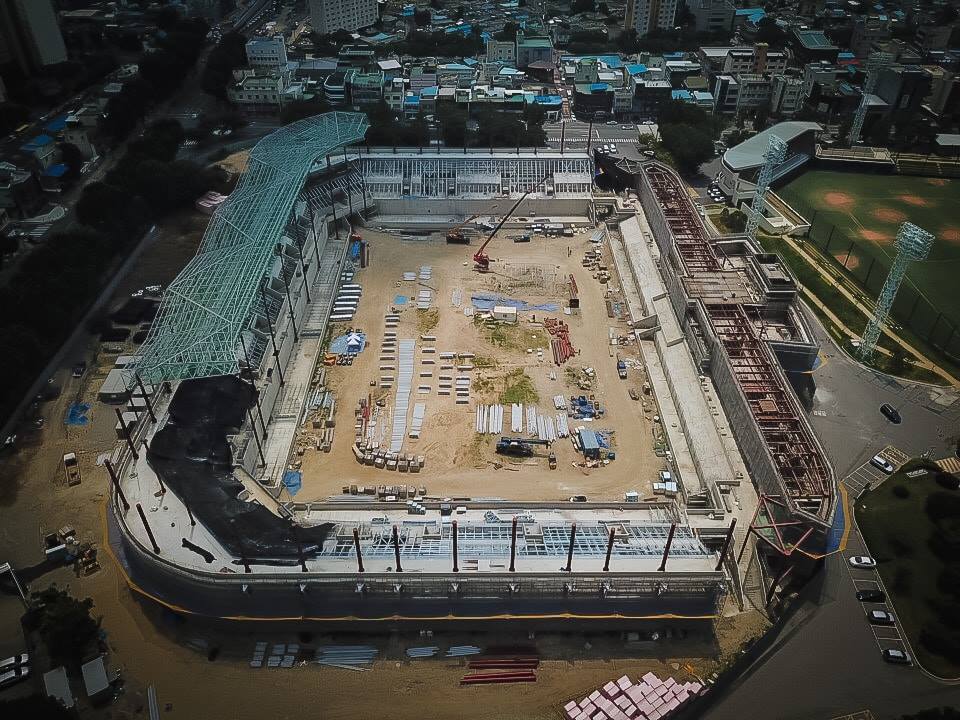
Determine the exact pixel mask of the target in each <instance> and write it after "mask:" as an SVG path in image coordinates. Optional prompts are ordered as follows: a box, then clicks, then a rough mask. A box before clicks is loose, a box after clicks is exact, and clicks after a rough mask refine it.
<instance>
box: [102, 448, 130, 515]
mask: <svg viewBox="0 0 960 720" xmlns="http://www.w3.org/2000/svg"><path fill="white" fill-rule="evenodd" d="M103 464H104V465H105V466H106V468H107V472H108V473H109V474H110V482H111V483H113V489H114V490H116V492H117V495H119V496H120V502H122V503H123V511H124V512H126V511H128V510H129V509H130V503H128V502H127V496H126V495H124V494H123V488H122V487H120V478H118V477H117V471H116V470H114V469H113V463H112V462H110V461H109V460H104V461H103Z"/></svg>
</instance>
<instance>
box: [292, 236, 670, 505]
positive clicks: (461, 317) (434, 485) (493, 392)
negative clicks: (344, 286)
mask: <svg viewBox="0 0 960 720" xmlns="http://www.w3.org/2000/svg"><path fill="white" fill-rule="evenodd" d="M362 235H363V237H364V238H365V239H366V240H368V241H369V242H370V246H371V265H370V266H369V267H367V268H366V269H364V270H361V271H360V272H358V274H357V276H356V278H355V280H354V282H357V283H360V284H362V285H363V298H362V300H361V302H360V306H359V310H358V312H357V314H356V316H355V318H354V322H353V326H354V327H357V328H359V329H362V330H363V331H364V332H365V333H366V335H367V341H368V345H367V348H366V349H365V350H364V352H363V353H361V354H360V355H359V356H358V357H357V359H356V360H355V362H354V364H353V365H351V366H346V367H341V366H333V367H330V368H328V384H329V385H330V387H331V388H332V389H333V390H334V392H335V394H336V398H337V403H338V409H337V411H336V427H337V431H336V434H335V436H334V443H333V449H332V452H331V453H329V454H326V453H322V452H319V451H316V450H312V449H308V450H306V452H305V454H304V456H303V475H304V477H303V489H302V490H301V491H300V493H298V495H297V499H298V500H315V499H319V498H324V497H326V496H328V495H331V494H339V493H340V492H341V490H342V487H343V486H345V485H350V484H357V485H367V486H370V485H378V484H401V483H410V484H417V485H425V486H426V488H427V492H428V493H429V494H431V495H437V494H440V495H445V496H451V497H465V496H472V497H505V498H512V499H524V500H527V499H531V500H532V499H544V500H559V499H566V498H568V497H569V496H571V495H575V494H586V495H588V497H590V498H591V499H604V500H615V499H621V500H622V499H623V493H624V492H625V491H626V490H637V491H638V492H640V494H641V495H649V494H650V493H651V483H652V482H653V481H654V479H655V478H656V472H657V471H658V470H661V469H664V468H665V464H664V461H663V459H662V458H660V457H657V456H656V455H655V454H654V451H653V419H652V418H653V416H654V415H655V413H656V407H655V403H654V402H653V401H652V399H650V398H645V399H644V400H643V401H634V400H631V399H630V396H629V395H628V389H629V388H631V387H632V388H634V389H635V390H636V391H637V392H638V393H640V394H642V385H643V382H644V376H643V372H642V370H641V369H637V368H631V369H630V370H629V371H628V379H627V380H621V379H620V378H618V377H617V370H616V357H615V353H616V352H619V353H620V354H621V356H623V357H625V358H632V359H634V360H635V361H636V362H637V364H638V367H639V363H640V360H639V353H638V352H637V349H636V345H635V344H631V345H628V346H626V347H623V348H618V349H617V350H616V351H614V353H613V354H612V353H611V351H610V343H609V329H610V328H615V332H616V334H617V335H627V327H626V324H625V322H624V321H622V320H616V319H610V318H608V316H607V311H606V304H605V300H606V295H605V293H606V290H607V286H605V285H601V284H600V283H599V282H598V281H597V280H596V279H594V278H593V277H591V272H590V271H589V270H587V269H585V268H584V267H583V266H582V264H581V259H582V258H583V253H584V251H585V250H587V249H588V248H590V247H592V245H591V243H590V242H589V240H588V239H587V238H588V234H586V233H582V234H579V235H576V236H574V237H572V238H547V237H544V236H535V237H534V239H533V241H532V242H530V243H513V242H512V241H511V240H509V239H507V238H506V237H505V238H502V239H501V238H499V237H498V238H497V239H496V240H495V241H494V242H493V244H492V245H491V246H490V248H491V251H492V257H494V260H495V261H494V263H493V264H492V269H493V272H491V273H488V274H480V273H477V272H475V271H474V270H473V262H472V260H471V259H470V258H471V257H472V254H473V252H474V251H475V250H476V245H477V243H476V242H474V244H473V245H472V246H463V245H447V244H446V243H445V242H444V241H443V237H442V236H441V235H436V236H430V237H428V238H421V239H418V240H414V241H410V240H402V239H401V238H400V237H399V236H396V235H392V234H386V233H379V232H374V231H371V230H363V231H362ZM424 265H429V266H431V267H432V277H431V279H430V280H429V281H424V282H423V283H419V282H403V281H402V274H403V272H404V271H416V270H418V269H419V268H420V267H421V266H424ZM609 265H612V263H609ZM570 274H573V276H574V278H575V279H576V281H577V285H578V287H579V291H580V302H581V308H582V309H581V312H580V314H578V315H570V316H567V315H564V314H563V312H562V310H560V311H557V312H548V313H542V312H535V311H530V312H521V313H520V320H519V322H518V323H517V324H516V325H512V326H511V325H500V326H498V327H496V328H490V327H486V326H485V325H483V324H482V323H480V322H479V321H478V319H477V317H476V316H474V317H467V316H465V314H464V311H463V310H464V308H466V307H468V306H469V305H470V297H471V294H473V293H477V292H485V293H498V294H501V295H504V296H507V297H510V298H516V299H520V300H524V301H527V302H530V303H532V304H544V303H547V302H553V303H556V304H557V305H558V306H560V307H561V308H562V307H563V306H564V305H565V304H566V302H567V299H568V294H567V293H568V291H567V282H566V279H567V277H568V276H569V275H570ZM617 284H618V283H617V280H616V279H613V280H612V281H611V286H616V285H617ZM425 287H429V288H430V289H431V290H433V291H435V292H434V300H433V308H435V309H436V311H437V312H436V313H432V312H431V313H429V314H427V313H424V312H423V311H418V310H416V309H415V303H412V302H410V301H409V299H408V300H407V302H406V304H401V303H398V302H396V300H397V296H404V297H406V298H410V297H415V296H416V295H417V292H418V291H419V290H421V289H424V288H425ZM455 291H459V294H460V295H461V296H462V306H461V307H454V306H453V304H452V298H453V295H454V292H455ZM391 308H395V309H396V310H397V311H398V313H399V315H400V317H401V321H400V326H399V327H398V328H397V329H396V330H397V337H398V338H415V339H417V340H418V343H417V354H416V368H415V372H414V383H413V384H414V386H416V385H417V384H418V382H423V383H426V384H431V385H432V388H433V390H432V392H430V393H429V394H424V395H419V394H417V393H416V392H415V391H414V392H413V393H412V395H411V403H414V402H423V403H425V404H426V417H425V420H424V425H423V432H422V434H421V437H420V438H419V439H414V440H411V439H406V440H405V442H404V447H403V452H407V453H413V454H416V455H422V456H424V457H425V458H426V465H425V468H424V469H423V470H421V471H420V473H419V474H416V475H408V474H403V473H397V472H391V471H387V470H384V469H377V468H374V467H370V466H363V465H360V464H359V463H358V462H357V461H356V459H355V458H354V456H353V453H352V451H351V449H350V446H351V445H352V444H353V442H354V423H355V415H354V413H355V408H356V406H357V402H358V400H359V399H360V398H366V397H367V395H368V393H372V394H373V397H374V398H375V399H376V398H377V397H382V398H383V399H384V401H385V403H386V407H385V408H384V409H383V411H382V412H383V414H384V415H385V416H386V417H392V412H393V404H394V401H395V388H392V389H390V390H382V391H381V390H379V388H373V387H371V384H370V383H371V380H375V379H378V378H379V377H380V375H381V370H380V365H381V362H380V359H379V358H380V348H381V344H382V341H383V337H384V335H383V333H384V329H385V328H384V314H385V313H387V312H388V311H390V309H391ZM545 316H546V317H553V318H559V319H563V320H564V321H565V322H566V323H568V324H569V325H570V339H571V341H572V343H573V345H574V347H575V348H577V350H578V351H579V354H578V355H577V356H576V357H574V358H572V359H571V360H569V361H568V362H567V363H566V364H565V365H563V366H561V367H557V366H556V365H555V364H554V362H553V357H552V354H551V352H550V345H549V335H548V334H547V332H546V331H545V330H544V329H543V326H542V324H541V321H542V319H543V318H544V317H545ZM534 318H535V319H536V322H532V320H534ZM346 329H347V326H346V325H341V326H338V329H337V331H335V332H334V333H333V335H334V336H336V335H337V334H339V333H340V332H343V331H345V330H346ZM421 334H430V335H434V336H436V338H437V340H436V343H428V344H429V345H435V346H436V349H437V351H438V354H436V355H427V354H424V353H422V352H420V348H421V346H422V345H424V343H421V342H420V341H419V337H420V335H421ZM538 348H540V349H543V355H542V356H540V355H538V352H537V349H538ZM446 351H450V352H458V353H463V352H470V353H474V354H475V357H474V360H473V363H474V365H475V369H474V370H473V371H471V372H470V373H468V374H469V375H471V376H472V379H473V381H472V392H471V402H470V404H468V405H456V404H455V401H454V398H453V397H452V396H450V397H441V396H438V395H437V393H436V383H435V378H436V375H437V374H438V371H437V369H436V368H439V363H441V362H442V361H441V360H437V361H436V362H437V364H435V365H434V364H429V365H428V364H423V362H422V361H423V360H424V359H427V360H428V361H429V359H431V358H436V357H439V353H442V352H446ZM528 351H529V352H528ZM581 367H589V368H593V370H594V372H595V379H594V381H593V387H592V388H591V389H590V390H588V391H584V390H581V389H580V388H578V387H577V385H576V383H575V381H574V378H572V374H575V371H576V370H578V369H579V368H581ZM420 371H427V372H430V371H432V372H433V378H427V379H422V380H421V379H419V378H418V375H419V372H420ZM510 388H513V389H512V390H511V389H510ZM505 392H508V393H511V392H512V393H513V394H514V395H516V394H519V395H520V396H526V397H527V398H528V400H530V401H533V400H534V399H535V404H536V405H537V406H538V407H539V408H540V410H541V412H542V413H543V414H549V415H555V414H556V413H557V411H556V410H555V408H554V405H553V399H552V398H553V396H555V395H561V394H562V395H565V396H568V397H569V396H570V395H571V394H577V395H579V394H584V393H585V394H594V395H595V396H596V398H597V399H598V400H599V401H600V403H601V404H602V405H603V407H604V408H605V409H606V414H605V416H604V417H603V418H601V419H599V420H597V421H595V422H593V423H588V422H584V421H576V420H573V419H572V418H571V419H570V421H569V423H570V427H571V429H572V428H575V427H576V426H578V425H584V426H586V427H591V428H593V429H597V430H599V429H603V430H610V431H612V432H613V437H614V449H615V450H616V460H614V461H613V462H611V463H610V464H609V465H607V466H605V467H600V468H594V469H590V470H585V469H583V468H579V467H574V466H573V463H574V462H575V461H579V460H582V457H581V456H580V455H579V454H578V453H577V452H576V451H575V450H574V448H573V446H572V444H571V442H570V441H569V440H565V439H562V440H558V441H557V442H556V443H555V444H554V445H553V447H552V448H551V450H553V451H554V452H555V453H556V454H557V458H558V468H557V469H556V470H550V469H548V467H547V463H546V459H545V458H544V457H539V458H532V459H526V460H524V461H514V462H509V461H507V460H506V459H505V458H503V457H501V456H497V455H496V454H495V453H494V446H495V444H496V437H494V436H491V435H479V434H477V433H476V432H475V426H474V424H475V409H476V404H477V403H478V402H482V403H497V402H501V398H502V397H503V394H504V393H505ZM381 427H383V428H386V427H387V426H386V424H384V425H382V426H381ZM408 428H409V425H408ZM308 433H309V431H308ZM503 434H504V435H511V432H510V412H509V407H507V408H506V412H505V419H504V431H503ZM386 441H387V443H389V436H387V437H386ZM543 454H544V455H545V454H546V451H544V452H543ZM494 462H499V463H502V464H503V465H504V467H503V468H502V469H496V468H495V467H494V465H493V463H494Z"/></svg>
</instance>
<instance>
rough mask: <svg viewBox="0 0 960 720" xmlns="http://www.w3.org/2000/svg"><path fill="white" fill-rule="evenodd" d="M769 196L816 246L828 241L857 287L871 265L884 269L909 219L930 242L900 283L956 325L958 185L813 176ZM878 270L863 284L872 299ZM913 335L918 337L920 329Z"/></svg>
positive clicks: (959, 295)
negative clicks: (799, 220)
mask: <svg viewBox="0 0 960 720" xmlns="http://www.w3.org/2000/svg"><path fill="white" fill-rule="evenodd" d="M777 192H778V194H779V195H780V196H781V197H782V198H783V199H784V200H786V201H787V202H789V203H790V204H791V205H794V207H795V208H796V209H797V210H798V211H800V212H801V213H802V214H804V215H806V216H807V219H808V220H812V221H813V229H812V230H811V234H812V235H813V237H814V239H815V242H817V244H818V246H820V247H823V246H824V244H825V243H826V242H827V240H828V238H829V250H828V252H829V254H830V255H832V256H833V257H834V258H836V259H837V260H838V261H839V262H844V261H846V263H847V267H848V269H849V270H850V271H851V272H852V274H853V275H854V276H855V277H858V279H860V280H861V281H862V280H863V279H864V277H863V275H864V273H865V272H866V269H867V268H869V266H870V263H871V261H872V260H873V259H874V258H877V259H878V260H879V261H881V262H882V263H883V266H884V267H886V266H889V264H890V261H891V260H892V258H893V256H894V254H895V252H896V251H895V248H894V245H893V240H894V238H895V237H896V234H897V230H898V229H899V227H900V225H901V223H903V222H904V221H907V220H909V221H910V222H912V223H914V224H916V225H919V226H920V227H922V228H923V229H924V230H927V231H929V232H931V233H933V234H934V235H935V236H936V238H937V239H936V241H935V242H934V245H933V249H932V251H931V252H930V257H929V259H927V260H926V261H924V262H919V263H915V264H914V265H913V266H912V267H911V268H910V270H909V272H908V273H907V278H908V280H907V282H908V283H909V284H910V285H911V287H912V288H913V289H915V290H916V291H917V292H918V293H919V294H920V295H921V296H922V297H924V298H926V300H928V301H929V303H930V304H931V305H932V306H933V307H934V308H936V310H938V311H939V312H942V313H943V315H944V317H945V318H948V319H949V320H951V321H952V323H953V324H954V325H960V292H958V277H960V180H949V179H946V178H922V177H912V176H903V175H872V174H869V175H868V174H859V173H845V172H830V171H821V170H813V171H810V172H806V173H804V174H803V175H801V176H800V177H798V178H797V179H796V180H793V181H792V182H790V183H789V184H787V185H786V186H785V187H783V188H781V189H780V190H778V191H777ZM813 211H815V213H816V215H815V216H813ZM811 216H813V217H811ZM831 225H832V226H835V230H834V231H833V235H832V237H831V236H830V235H829V233H830V226H831ZM851 243H852V245H853V247H852V248H851ZM879 264H880V263H878V264H877V265H878V266H879ZM881 270H882V269H881V268H880V267H877V268H876V272H873V273H872V274H871V275H870V277H869V281H868V282H867V290H868V291H869V292H870V293H871V294H872V295H874V296H875V295H876V294H877V291H878V290H879V287H880V286H881V285H882V283H883V278H884V276H885V274H886V273H885V272H882V271H881ZM910 295H911V296H913V293H910ZM916 320H917V321H918V322H925V319H923V318H916ZM930 322H932V320H931V321H930ZM918 332H919V334H921V335H922V334H923V329H922V328H920V329H918Z"/></svg>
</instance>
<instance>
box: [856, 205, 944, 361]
mask: <svg viewBox="0 0 960 720" xmlns="http://www.w3.org/2000/svg"><path fill="white" fill-rule="evenodd" d="M933 240H934V237H933V235H932V234H931V233H928V232H927V231H926V230H924V229H923V228H919V227H917V226H916V225H914V224H913V223H909V222H905V223H904V224H903V225H901V226H900V232H898V233H897V241H896V246H897V256H896V257H895V258H894V260H893V265H891V266H890V272H889V273H888V274H887V279H886V281H885V282H884V283H883V290H881V291H880V297H879V298H877V309H876V310H875V311H874V313H873V317H872V318H870V321H869V322H868V323H867V327H866V329H865V330H864V331H863V340H861V341H860V357H861V358H863V359H864V360H869V359H870V358H871V357H873V351H874V349H875V348H876V346H877V339H878V338H879V337H880V328H881V327H882V326H883V324H884V323H885V322H886V321H887V316H888V315H890V308H891V307H893V301H894V298H896V297H897V290H899V289H900V283H901V282H903V276H904V275H905V274H906V272H907V268H908V267H910V263H912V262H913V261H915V260H925V259H926V257H927V255H929V254H930V247H931V246H932V245H933Z"/></svg>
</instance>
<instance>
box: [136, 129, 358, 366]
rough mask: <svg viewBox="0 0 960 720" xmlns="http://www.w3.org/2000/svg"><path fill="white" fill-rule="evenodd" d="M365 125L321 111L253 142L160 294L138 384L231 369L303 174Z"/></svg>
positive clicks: (354, 138)
mask: <svg viewBox="0 0 960 720" xmlns="http://www.w3.org/2000/svg"><path fill="white" fill-rule="evenodd" d="M368 127H369V122H368V121H367V117H366V115H364V114H362V113H345V112H333V113H325V114H323V115H317V116H314V117H310V118H306V119H304V120H300V121H298V122H296V123H293V124H291V125H288V126H286V127H284V128H281V129H279V130H277V131H276V132H274V133H271V134H270V135H268V136H267V137H265V138H263V139H262V140H261V141H260V142H258V143H257V144H256V146H255V147H254V148H253V150H252V151H251V153H250V159H249V162H248V165H247V170H246V172H245V173H244V174H243V175H242V176H241V178H240V182H239V183H238V185H237V188H236V189H235V190H234V191H233V193H231V194H230V197H229V198H228V199H227V200H226V201H225V202H224V203H223V205H221V206H220V208H219V209H217V211H216V212H215V213H214V215H213V217H212V218H211V220H210V224H209V225H208V226H207V230H206V232H205V233H204V235H203V240H202V241H201V244H200V249H199V250H198V251H197V254H196V256H195V257H194V258H193V259H192V260H191V261H190V262H189V263H188V264H187V266H186V267H185V268H184V269H183V270H182V271H181V272H180V274H179V275H178V276H177V277H176V279H175V280H174V281H173V282H172V283H171V284H170V287H168V288H167V290H166V292H165V293H164V296H163V301H162V302H161V304H160V309H159V311H158V313H157V317H156V319H155V320H154V322H153V325H152V327H151V328H150V332H149V334H148V336H147V339H146V341H145V342H144V344H143V347H142V349H141V358H140V361H139V362H138V363H137V372H138V373H139V375H140V378H141V379H142V380H143V381H144V382H148V383H157V382H161V381H164V380H185V379H189V378H202V377H213V376H217V375H230V374H233V373H235V372H237V371H238V369H239V364H238V357H242V355H241V354H240V353H241V352H242V348H241V347H240V340H239V338H240V333H241V332H242V331H243V330H244V329H245V328H247V327H248V326H249V324H250V320H251V315H252V313H253V312H254V311H255V309H256V308H255V306H254V302H255V301H257V297H258V291H259V287H260V283H261V282H262V280H263V278H264V277H265V276H266V274H267V273H268V272H269V271H270V268H271V267H272V262H273V257H274V248H275V245H276V243H277V242H278V241H279V240H280V237H281V235H282V233H283V230H284V228H285V227H286V225H287V222H288V221H289V218H290V215H291V213H292V211H293V207H294V203H295V202H296V199H297V196H298V194H299V193H300V190H301V188H302V187H303V185H304V183H305V182H306V179H307V175H308V173H309V172H310V170H311V168H312V167H313V165H314V163H315V162H316V160H317V159H318V158H322V157H325V156H326V155H330V154H333V153H334V152H335V151H336V150H337V148H341V147H343V146H346V145H350V144H353V143H356V142H359V141H360V140H362V139H363V137H364V135H365V134H366V132H367V128H368Z"/></svg>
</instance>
